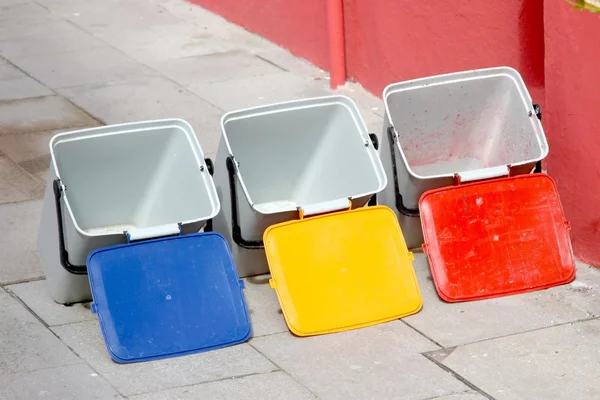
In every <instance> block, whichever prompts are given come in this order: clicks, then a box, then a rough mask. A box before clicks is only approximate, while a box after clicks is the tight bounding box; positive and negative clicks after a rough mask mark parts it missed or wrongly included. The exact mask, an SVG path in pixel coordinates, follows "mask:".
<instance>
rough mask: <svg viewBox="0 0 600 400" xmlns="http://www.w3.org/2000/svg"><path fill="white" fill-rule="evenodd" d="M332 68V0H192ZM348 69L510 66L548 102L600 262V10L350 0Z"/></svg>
mask: <svg viewBox="0 0 600 400" xmlns="http://www.w3.org/2000/svg"><path fill="white" fill-rule="evenodd" d="M192 1H193V2H195V3H197V4H199V5H201V6H203V7H206V8H208V9H210V10H212V11H214V12H216V13H218V14H221V15H223V16H224V17H225V18H227V19H229V20H231V21H233V22H235V23H237V24H239V25H241V26H243V27H245V28H246V29H248V30H251V31H253V32H256V33H258V34H260V35H262V36H264V37H266V38H268V39H270V40H272V41H274V42H275V43H278V44H280V45H282V46H284V47H286V48H288V49H289V50H290V51H292V52H293V53H294V54H296V55H298V56H301V57H304V58H306V59H308V60H310V61H312V62H313V63H315V64H316V65H318V66H319V67H321V68H324V69H328V65H329V60H328V49H327V43H328V41H327V16H326V9H327V8H326V0H302V1H293V0H192ZM344 17H345V24H346V25H345V35H346V57H347V60H346V62H347V73H348V77H349V78H350V79H354V80H357V81H359V82H360V83H361V84H362V85H363V86H364V87H365V88H366V89H368V90H369V91H371V92H372V93H375V94H376V95H378V96H380V95H381V91H382V89H383V88H384V87H385V85H387V84H388V83H390V82H395V81H400V80H406V79H412V78H416V77H422V76H427V75H433V74H439V73H444V72H454V71H460V70H466V69H474V68H483V67H491V66H501V65H508V66H512V67H514V68H516V69H517V70H518V71H519V72H520V73H521V74H522V75H523V78H524V79H525V82H526V83H527V85H528V87H529V91H530V93H531V95H532V97H533V99H534V101H535V102H537V103H539V104H540V105H542V110H543V112H544V121H543V123H544V127H545V129H546V134H547V136H548V140H549V142H550V156H549V157H548V162H547V167H548V169H549V172H550V173H551V175H552V176H553V177H554V178H555V179H556V180H557V181H558V185H559V189H560V193H561V198H562V201H563V205H564V208H565V212H566V214H567V218H568V219H569V220H570V221H571V224H572V227H573V230H572V238H573V244H574V248H575V252H576V255H577V256H578V257H580V258H581V259H583V260H584V261H587V262H590V263H593V264H595V265H598V266H600V135H599V134H598V133H597V131H598V128H599V127H600V123H599V122H598V120H599V118H598V117H597V116H596V114H598V111H597V110H598V109H599V108H600V54H599V53H598V50H599V49H600V15H594V14H590V13H587V12H579V11H574V10H572V9H571V7H570V6H569V5H568V4H566V3H565V1H563V0H546V1H544V0H512V1H497V2H493V4H491V3H490V2H489V1H472V0H454V1H451V2H449V1H447V0H429V1H414V0H396V1H389V0H368V1H367V0H344Z"/></svg>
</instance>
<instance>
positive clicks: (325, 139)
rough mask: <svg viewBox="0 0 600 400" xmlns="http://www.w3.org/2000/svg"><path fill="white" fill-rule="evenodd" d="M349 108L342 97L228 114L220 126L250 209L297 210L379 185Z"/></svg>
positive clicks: (380, 177) (380, 176) (359, 124)
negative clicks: (273, 110) (250, 206)
mask: <svg viewBox="0 0 600 400" xmlns="http://www.w3.org/2000/svg"><path fill="white" fill-rule="evenodd" d="M352 106H353V104H349V99H347V98H344V97H341V96H340V97H333V98H323V99H322V101H320V102H313V103H312V104H307V105H304V106H299V107H298V106H294V104H291V105H289V106H287V107H285V106H283V107H282V108H281V109H280V110H278V111H275V112H271V111H270V110H263V111H262V112H261V110H256V111H254V112H253V111H250V112H248V113H238V114H237V115H236V114H229V117H228V118H226V119H225V120H224V123H223V129H224V132H225V134H226V137H227V142H228V144H229V148H230V151H231V154H232V155H233V156H234V158H235V161H236V162H237V163H238V164H239V166H238V169H239V179H240V180H242V182H243V185H244V189H245V192H246V195H247V198H248V201H249V203H250V204H251V205H252V208H253V209H254V210H256V211H258V212H260V213H264V214H270V213H276V212H282V211H288V210H296V208H297V207H302V206H305V205H309V204H314V203H320V202H326V201H332V200H337V199H340V198H349V197H361V196H365V195H370V194H373V193H376V192H378V191H379V190H381V189H382V186H384V185H385V179H384V178H383V171H382V169H381V166H380V164H379V168H377V165H378V164H377V163H376V162H375V161H376V158H375V157H376V155H375V157H374V154H373V153H372V152H369V151H365V140H367V141H368V140H370V139H369V138H368V135H367V132H366V128H365V127H364V123H363V122H362V119H359V118H357V111H356V110H355V109H353V108H354V107H352ZM377 161H378V160H377Z"/></svg>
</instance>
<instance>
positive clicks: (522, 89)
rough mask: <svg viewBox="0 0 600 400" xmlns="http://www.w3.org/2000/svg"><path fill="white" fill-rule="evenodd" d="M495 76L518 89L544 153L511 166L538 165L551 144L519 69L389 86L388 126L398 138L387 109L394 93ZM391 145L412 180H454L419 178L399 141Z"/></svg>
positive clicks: (385, 94) (457, 74) (386, 91)
mask: <svg viewBox="0 0 600 400" xmlns="http://www.w3.org/2000/svg"><path fill="white" fill-rule="evenodd" d="M495 76H506V77H508V78H510V79H511V80H512V81H513V82H514V83H515V86H516V88H517V90H518V92H519V94H520V96H521V100H522V101H523V104H524V105H525V109H526V110H529V111H530V112H531V119H530V120H531V121H532V125H533V129H534V132H535V133H536V134H535V137H536V139H537V143H538V145H539V148H540V150H541V154H540V156H539V157H536V158H532V159H529V160H524V161H519V162H515V163H511V164H510V166H511V167H518V166H521V165H527V164H535V163H537V162H538V161H541V160H543V159H544V158H546V156H547V155H548V152H549V151H550V149H549V146H548V141H547V139H546V133H545V132H544V127H543V126H542V123H541V122H540V120H539V119H538V118H537V117H536V114H535V110H534V108H533V102H532V99H531V96H530V94H529V91H528V90H527V86H526V85H525V82H524V81H523V78H522V77H521V74H519V72H518V71H517V70H516V69H514V68H512V67H508V66H504V67H492V68H481V69H473V70H465V71H459V72H451V73H447V74H440V75H432V76H427V77H423V78H417V79H412V80H407V81H401V82H394V83H390V84H388V85H387V86H386V87H385V88H384V89H383V95H382V98H383V104H384V107H385V119H386V120H387V121H386V122H387V123H388V124H389V125H390V126H391V127H392V128H393V129H394V132H395V133H396V137H398V131H397V130H396V128H395V126H394V122H393V120H392V115H391V113H390V108H389V105H388V97H389V96H391V95H393V94H395V93H398V92H402V91H408V90H414V89H420V88H422V87H424V86H440V85H445V84H448V83H453V82H461V81H470V80H476V79H480V78H491V77H495ZM390 145H391V146H397V148H398V151H399V152H400V156H401V157H402V161H403V162H404V165H405V166H406V169H407V170H408V173H409V174H410V175H411V177H413V178H416V179H439V178H447V177H452V176H454V173H447V174H437V175H420V174H418V173H416V172H415V171H414V170H413V169H412V167H411V166H410V164H409V163H408V160H407V159H406V155H405V154H404V150H403V149H402V146H401V145H400V142H399V141H398V140H396V141H395V143H390ZM499 166H500V165H490V166H489V168H493V167H499ZM456 172H458V171H456Z"/></svg>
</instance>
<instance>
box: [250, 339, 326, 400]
mask: <svg viewBox="0 0 600 400" xmlns="http://www.w3.org/2000/svg"><path fill="white" fill-rule="evenodd" d="M274 334H275V333H274ZM279 334H281V333H279ZM290 335H291V333H290ZM264 336H268V335H264ZM248 344H249V345H250V347H252V348H253V349H254V350H256V351H257V352H258V354H260V355H261V356H263V357H264V358H266V359H267V360H269V362H270V363H271V364H273V365H274V366H276V367H277V368H278V369H279V371H281V372H283V373H284V374H286V375H287V376H289V377H290V378H291V379H292V380H293V381H294V382H296V383H297V384H298V385H300V386H301V387H303V388H304V389H306V390H307V391H308V392H309V393H310V394H311V395H313V396H314V397H315V398H316V399H318V398H319V396H317V394H316V393H315V392H313V391H312V390H310V389H309V388H307V387H306V386H305V385H304V384H302V382H300V381H299V380H298V379H296V378H295V377H294V376H293V375H292V374H290V373H289V372H288V371H287V370H285V369H284V368H282V367H281V366H280V365H279V364H277V363H276V362H275V361H274V360H272V359H270V358H269V357H268V356H267V355H266V354H264V353H263V352H262V351H260V350H259V349H258V348H256V346H254V345H253V344H252V342H251V341H249V342H248Z"/></svg>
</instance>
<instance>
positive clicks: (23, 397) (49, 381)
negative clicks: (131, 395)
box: [0, 364, 125, 400]
mask: <svg viewBox="0 0 600 400" xmlns="http://www.w3.org/2000/svg"><path fill="white" fill-rule="evenodd" d="M0 398H2V399H7V400H8V399H10V400H31V399H44V400H83V399H85V400H120V399H123V400H124V399H125V398H124V397H121V396H120V395H119V394H118V393H117V391H116V390H115V389H113V388H112V387H111V386H110V384H109V383H108V382H106V381H105V380H104V379H103V378H102V377H101V376H99V375H98V374H97V373H95V372H94V371H93V370H92V369H91V368H90V367H88V366H87V365H85V364H79V365H72V366H67V367H56V368H50V369H44V370H39V371H33V372H22V373H18V374H7V375H0Z"/></svg>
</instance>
